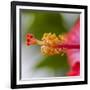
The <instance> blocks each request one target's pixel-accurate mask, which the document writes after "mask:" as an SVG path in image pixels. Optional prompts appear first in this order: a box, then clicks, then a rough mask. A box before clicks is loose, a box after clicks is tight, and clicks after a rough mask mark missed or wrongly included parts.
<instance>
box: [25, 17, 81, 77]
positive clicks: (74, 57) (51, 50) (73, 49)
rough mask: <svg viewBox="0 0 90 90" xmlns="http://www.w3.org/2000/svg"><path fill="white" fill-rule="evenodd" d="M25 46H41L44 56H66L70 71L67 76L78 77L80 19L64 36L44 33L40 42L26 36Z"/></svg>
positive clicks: (30, 36) (30, 35)
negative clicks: (62, 54) (63, 54)
mask: <svg viewBox="0 0 90 90" xmlns="http://www.w3.org/2000/svg"><path fill="white" fill-rule="evenodd" d="M26 44H27V46H30V45H34V44H38V45H41V52H42V53H43V54H44V55H49V56H50V55H55V54H61V53H62V52H64V53H66V54H67V57H68V64H69V65H70V71H69V72H68V73H67V75H68V76H79V75H80V19H78V20H77V21H76V23H75V24H74V25H73V27H72V28H71V30H70V31H69V32H68V33H66V34H65V35H59V36H56V34H55V33H54V34H52V33H44V35H43V37H42V39H41V40H38V39H36V38H35V37H34V36H33V35H32V34H29V33H28V34H27V35H26Z"/></svg>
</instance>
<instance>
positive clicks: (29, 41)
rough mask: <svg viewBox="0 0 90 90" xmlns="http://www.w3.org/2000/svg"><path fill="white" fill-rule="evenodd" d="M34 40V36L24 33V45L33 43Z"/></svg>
mask: <svg viewBox="0 0 90 90" xmlns="http://www.w3.org/2000/svg"><path fill="white" fill-rule="evenodd" d="M35 42H36V39H35V38H34V36H33V35H32V34H30V33H28V34H27V35H26V45H27V46H30V45H32V44H35Z"/></svg>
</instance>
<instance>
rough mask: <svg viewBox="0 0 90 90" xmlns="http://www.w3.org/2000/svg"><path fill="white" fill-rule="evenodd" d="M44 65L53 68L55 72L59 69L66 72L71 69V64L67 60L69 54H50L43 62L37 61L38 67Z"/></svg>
mask: <svg viewBox="0 0 90 90" xmlns="http://www.w3.org/2000/svg"><path fill="white" fill-rule="evenodd" d="M43 67H47V68H49V69H51V70H53V72H54V73H56V72H57V71H60V70H61V71H62V70H64V73H66V72H67V71H68V70H69V65H68V62H67V56H66V55H64V56H60V55H55V56H49V57H46V58H45V59H43V60H42V61H41V62H39V63H37V65H36V67H35V68H36V69H40V68H43Z"/></svg>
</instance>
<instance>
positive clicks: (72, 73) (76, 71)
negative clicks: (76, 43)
mask: <svg viewBox="0 0 90 90" xmlns="http://www.w3.org/2000/svg"><path fill="white" fill-rule="evenodd" d="M67 75H68V76H79V75H80V62H76V63H75V64H74V65H73V66H72V69H71V71H70V72H68V73H67Z"/></svg>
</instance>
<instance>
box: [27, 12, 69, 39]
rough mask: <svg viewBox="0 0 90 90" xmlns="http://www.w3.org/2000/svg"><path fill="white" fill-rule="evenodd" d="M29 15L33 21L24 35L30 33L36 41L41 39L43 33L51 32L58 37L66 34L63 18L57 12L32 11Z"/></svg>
mask: <svg viewBox="0 0 90 90" xmlns="http://www.w3.org/2000/svg"><path fill="white" fill-rule="evenodd" d="M30 14H32V15H33V16H34V21H33V23H32V25H30V27H29V28H28V30H26V33H28V32H29V33H32V34H33V35H35V37H36V38H38V39H41V38H42V36H43V34H44V33H49V32H52V33H56V34H57V35H58V34H60V33H64V32H67V29H66V26H65V24H64V22H63V17H62V15H61V14H59V13H57V12H43V11H32V13H30ZM28 15H29V14H28Z"/></svg>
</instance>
